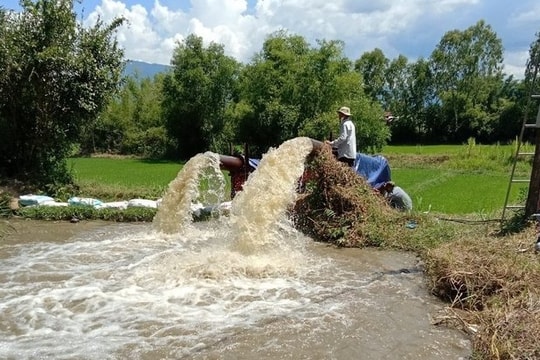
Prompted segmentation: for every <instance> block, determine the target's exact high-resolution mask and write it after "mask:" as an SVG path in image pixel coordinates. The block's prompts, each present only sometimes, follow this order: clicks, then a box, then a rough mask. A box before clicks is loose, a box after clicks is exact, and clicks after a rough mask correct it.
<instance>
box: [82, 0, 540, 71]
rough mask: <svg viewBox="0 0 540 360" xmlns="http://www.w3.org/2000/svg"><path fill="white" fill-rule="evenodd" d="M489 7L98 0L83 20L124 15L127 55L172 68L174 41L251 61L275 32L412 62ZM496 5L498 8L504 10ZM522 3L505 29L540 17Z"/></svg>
mask: <svg viewBox="0 0 540 360" xmlns="http://www.w3.org/2000/svg"><path fill="white" fill-rule="evenodd" d="M143 1H148V0H141V2H143ZM488 1H489V3H488ZM492 1H498V0H379V1H375V0H371V1H360V0H334V1H328V0H257V1H256V2H255V3H254V5H252V6H248V1H247V0H191V1H190V7H189V8H184V9H183V10H182V9H180V8H177V9H172V8H169V7H167V6H164V5H162V4H161V3H160V2H159V0H154V3H153V4H152V5H148V6H152V8H145V7H143V6H142V5H133V6H131V7H130V8H128V7H127V6H126V4H124V3H122V2H121V0H101V4H100V5H99V6H96V7H95V9H94V10H93V12H92V13H91V14H90V15H89V16H88V18H87V20H86V22H87V23H92V22H93V21H95V20H96V19H97V17H98V16H100V17H101V18H102V19H103V20H105V21H110V20H111V19H113V18H114V17H115V16H124V17H126V18H127V19H128V21H129V25H128V26H124V27H122V29H120V30H119V32H118V40H119V42H120V45H121V46H123V47H124V49H125V53H126V57H127V58H129V59H137V60H142V61H147V62H157V63H164V64H168V63H169V62H170V59H171V56H172V52H173V49H174V48H175V46H176V42H177V41H181V40H182V39H184V38H185V37H186V36H187V35H189V34H190V33H194V34H196V35H198V36H201V37H203V39H204V41H205V43H207V44H208V43H209V42H210V41H214V42H217V43H220V44H223V45H224V47H225V52H226V53H227V54H228V55H231V56H233V57H235V58H236V59H238V60H240V61H249V60H250V59H251V57H252V56H253V55H254V54H255V53H256V52H258V51H260V49H261V47H262V44H263V41H264V39H265V37H266V36H267V35H269V34H270V33H272V32H274V31H276V30H279V29H286V30H288V31H289V32H290V33H292V34H299V35H302V36H303V37H304V38H305V39H306V40H307V41H309V42H310V43H314V41H315V40H316V39H326V40H343V41H344V42H345V45H346V53H347V56H348V57H349V58H351V59H352V60H354V59H355V58H357V57H359V56H360V55H361V54H362V53H363V52H365V51H370V50H373V49H374V48H375V47H378V48H381V49H382V50H383V51H384V52H385V54H386V55H387V56H388V57H390V58H393V57H395V56H397V55H398V54H404V55H406V56H409V57H410V58H411V60H414V59H415V58H417V57H419V56H425V54H426V53H427V54H429V53H431V51H432V50H433V48H434V46H435V44H436V43H437V42H438V40H440V38H441V37H442V35H443V34H444V32H446V31H449V30H452V29H454V28H456V27H462V24H461V23H460V21H462V20H461V19H462V18H463V17H462V16H461V15H463V14H465V13H467V14H472V15H471V16H477V18H476V20H474V21H473V22H471V23H470V24H469V25H474V23H475V22H476V21H477V20H479V19H480V18H481V15H482V14H476V13H474V11H480V9H483V8H482V6H490V9H493V6H494V5H493V6H492V4H493V3H492ZM499 2H500V4H499V6H507V5H506V4H508V2H506V1H502V0H501V1H499ZM524 2H528V3H529V4H530V5H529V6H525V5H526V4H525V5H523V4H522V5H523V7H522V10H523V11H521V12H516V13H514V14H513V17H512V19H511V20H508V21H507V24H506V25H507V26H510V25H508V23H510V22H513V23H523V22H528V21H529V20H531V19H532V18H529V17H528V16H529V15H528V14H529V13H530V12H532V10H534V12H535V13H536V14H539V13H540V5H536V2H535V1H534V0H524ZM531 9H532V10H531ZM502 11H506V10H505V9H503V10H502ZM537 18H538V15H536V17H535V19H537ZM487 22H488V23H489V19H487ZM508 33H511V32H508ZM503 42H504V39H503ZM503 45H504V44H503ZM422 46H423V48H420V47H422ZM429 46H431V48H429V49H426V47H429ZM518 50H520V49H512V51H518ZM524 50H528V49H524ZM520 61H521V60H519V61H517V60H508V63H507V69H510V68H512V67H516V69H517V68H519V67H520V65H519V64H520ZM516 72H519V71H517V70H516Z"/></svg>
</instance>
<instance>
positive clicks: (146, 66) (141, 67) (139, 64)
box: [124, 60, 172, 79]
mask: <svg viewBox="0 0 540 360" xmlns="http://www.w3.org/2000/svg"><path fill="white" fill-rule="evenodd" d="M171 69H172V67H171V66H169V65H162V64H151V63H147V62H143V61H136V60H128V61H127V62H126V67H125V68H124V75H125V76H133V77H135V76H136V77H138V78H139V79H144V78H153V77H154V75H156V74H159V73H163V72H167V71H169V70H171Z"/></svg>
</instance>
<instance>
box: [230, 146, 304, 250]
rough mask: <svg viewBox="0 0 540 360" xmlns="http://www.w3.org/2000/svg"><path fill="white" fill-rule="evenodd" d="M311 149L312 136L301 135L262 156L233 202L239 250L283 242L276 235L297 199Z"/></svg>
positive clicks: (272, 245) (274, 246)
mask: <svg viewBox="0 0 540 360" xmlns="http://www.w3.org/2000/svg"><path fill="white" fill-rule="evenodd" d="M312 150H313V144H312V142H311V139H309V138H307V137H298V138H294V139H291V140H288V141H285V142H284V143H283V144H281V146H280V147H278V148H277V149H270V151H268V152H267V153H266V154H265V155H264V156H263V158H262V160H261V162H260V165H259V166H258V168H257V170H256V171H255V172H253V173H252V174H251V175H250V177H249V178H248V180H247V182H246V183H245V184H244V188H243V190H242V191H241V192H240V193H239V194H238V195H237V196H236V197H235V198H234V200H233V202H232V208H231V223H232V236H233V237H234V238H235V239H236V241H235V245H234V246H235V249H236V250H237V251H239V252H241V253H243V254H253V253H255V252H257V251H260V250H262V249H263V248H266V249H267V248H269V247H273V248H276V247H278V248H279V247H281V246H280V245H284V244H280V243H279V242H276V240H278V239H280V238H281V237H280V236H276V231H277V230H278V229H279V223H280V221H283V220H284V217H285V216H284V215H285V214H286V211H287V207H288V206H289V205H291V204H292V203H293V202H294V200H295V197H296V187H297V182H298V179H299V178H300V177H301V176H302V173H303V171H304V162H305V158H306V156H307V155H308V154H309V153H310V152H311V151H312Z"/></svg>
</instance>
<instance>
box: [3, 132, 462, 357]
mask: <svg viewBox="0 0 540 360" xmlns="http://www.w3.org/2000/svg"><path fill="white" fill-rule="evenodd" d="M310 151H311V142H310V141H309V139H307V138H296V139H292V140H290V141H287V142H285V143H283V144H282V145H281V146H280V147H278V148H277V149H272V150H270V151H269V152H268V153H267V154H265V156H264V157H263V159H262V160H261V163H260V166H259V168H258V169H257V171H255V172H254V173H253V174H252V175H251V176H250V178H249V179H248V181H247V183H246V184H245V187H244V190H243V191H242V192H240V193H239V194H238V195H237V196H236V197H235V198H234V200H233V202H232V204H231V208H230V213H229V214H227V215H226V216H219V217H217V218H214V219H212V220H208V221H201V222H192V221H191V216H187V215H186V214H189V206H190V203H191V202H192V201H194V199H200V198H201V196H202V195H201V194H200V193H199V186H197V185H196V184H197V182H200V181H201V178H204V179H203V180H202V181H205V182H207V184H209V185H211V186H209V189H212V191H211V194H206V195H205V200H206V201H208V202H212V201H213V202H215V203H219V201H221V199H222V194H221V195H220V193H223V189H224V186H223V184H224V182H223V179H222V175H221V172H220V171H219V164H217V161H216V157H215V156H214V155H215V154H211V153H205V154H201V155H198V156H195V157H194V158H192V159H191V160H190V161H189V162H188V163H187V164H186V166H185V167H184V168H183V170H182V171H181V172H180V173H179V174H178V176H177V178H176V179H175V180H174V181H172V182H171V184H170V186H169V189H168V191H167V192H166V194H165V195H164V198H163V202H162V204H161V206H160V208H159V210H158V213H157V215H156V217H155V219H154V222H153V223H152V224H118V223H105V222H80V223H77V224H71V223H67V222H55V223H53V222H37V221H13V222H12V223H11V225H12V227H13V231H11V232H10V234H9V235H8V236H6V237H5V238H4V239H3V241H2V242H1V243H0V281H1V283H2V287H1V289H0V358H1V359H100V360H101V359H465V358H467V357H468V356H469V355H470V353H471V350H470V349H471V344H470V342H469V341H468V339H467V337H466V336H465V335H464V334H462V333H460V332H458V331H457V330H453V329H449V328H445V327H437V326H435V325H432V322H431V317H432V316H433V315H435V314H436V313H437V311H439V310H440V309H441V308H442V307H443V306H444V304H442V303H440V302H439V301H438V300H437V299H436V298H434V297H432V296H431V295H430V294H429V293H428V290H427V289H426V286H425V283H424V278H423V275H422V273H421V271H419V267H418V264H417V261H418V260H417V258H416V257H415V255H414V254H410V253H402V252H393V251H380V250H374V249H336V248H334V247H329V246H326V245H324V244H320V243H316V242H314V241H312V240H311V239H309V238H307V237H306V236H304V235H302V234H301V233H299V232H297V231H296V230H295V229H294V228H293V227H292V225H291V223H290V220H289V219H288V218H287V211H286V209H287V206H288V205H290V203H291V202H292V201H294V196H295V183H296V179H298V178H299V176H300V174H301V173H302V171H303V162H304V158H305V156H306V155H307V154H308V153H309V152H310ZM216 166H217V168H216ZM216 189H217V190H216ZM203 197H204V196H203Z"/></svg>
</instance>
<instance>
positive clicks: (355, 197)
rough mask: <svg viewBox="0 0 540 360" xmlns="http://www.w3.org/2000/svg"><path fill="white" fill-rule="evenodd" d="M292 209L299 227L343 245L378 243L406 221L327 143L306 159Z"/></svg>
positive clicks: (370, 244)
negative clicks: (335, 155) (342, 160)
mask: <svg viewBox="0 0 540 360" xmlns="http://www.w3.org/2000/svg"><path fill="white" fill-rule="evenodd" d="M293 213H294V219H295V224H296V226H297V228H299V230H301V231H303V232H304V233H306V234H308V235H310V236H311V237H313V238H314V239H315V240H318V241H327V242H331V243H334V244H336V245H339V246H346V247H364V246H381V245H382V244H383V243H386V242H387V239H388V237H387V235H388V234H390V233H393V234H395V233H396V232H399V231H402V230H401V229H400V228H403V226H404V221H405V220H404V218H403V215H402V214H399V212H398V211H396V210H395V209H393V208H391V207H390V206H389V205H388V204H387V203H386V201H385V200H384V199H383V198H382V196H381V195H380V194H378V193H377V192H376V191H374V190H373V189H372V188H371V186H370V185H369V184H368V183H367V182H366V181H365V180H364V179H363V178H362V177H360V176H358V174H356V173H355V172H354V170H352V169H351V168H350V167H348V166H347V165H345V164H343V163H340V162H338V161H337V160H335V158H334V156H333V154H332V152H331V149H330V147H327V146H325V147H323V148H322V149H320V150H318V151H315V152H313V153H312V154H311V155H310V157H309V158H308V159H307V166H306V175H305V178H304V179H303V184H302V189H301V192H300V195H299V197H298V199H297V201H296V203H295V206H294V211H293Z"/></svg>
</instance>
